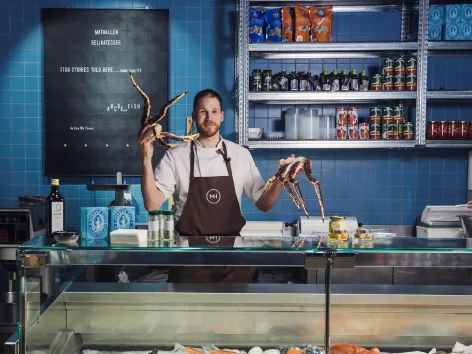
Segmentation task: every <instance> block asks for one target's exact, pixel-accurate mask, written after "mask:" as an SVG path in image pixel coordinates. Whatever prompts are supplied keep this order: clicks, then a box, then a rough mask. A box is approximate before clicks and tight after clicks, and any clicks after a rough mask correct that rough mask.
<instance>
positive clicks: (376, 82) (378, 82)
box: [371, 74, 382, 91]
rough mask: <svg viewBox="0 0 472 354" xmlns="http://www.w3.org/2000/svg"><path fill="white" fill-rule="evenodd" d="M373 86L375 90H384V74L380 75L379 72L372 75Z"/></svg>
mask: <svg viewBox="0 0 472 354" xmlns="http://www.w3.org/2000/svg"><path fill="white" fill-rule="evenodd" d="M371 88H372V90H374V91H381V90H382V76H380V75H379V74H375V75H374V76H372V83H371Z"/></svg>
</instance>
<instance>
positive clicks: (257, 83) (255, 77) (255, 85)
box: [252, 69, 262, 91]
mask: <svg viewBox="0 0 472 354" xmlns="http://www.w3.org/2000/svg"><path fill="white" fill-rule="evenodd" d="M252 91H262V72H261V71H260V70H259V69H254V70H253V71H252Z"/></svg>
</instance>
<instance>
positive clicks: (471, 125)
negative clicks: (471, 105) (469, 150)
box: [469, 123, 472, 139]
mask: <svg viewBox="0 0 472 354" xmlns="http://www.w3.org/2000/svg"><path fill="white" fill-rule="evenodd" d="M469 139H472V124H470V123H469Z"/></svg>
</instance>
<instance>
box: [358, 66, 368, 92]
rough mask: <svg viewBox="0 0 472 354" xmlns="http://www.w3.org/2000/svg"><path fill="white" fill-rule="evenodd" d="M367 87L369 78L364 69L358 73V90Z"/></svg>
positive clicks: (363, 89)
mask: <svg viewBox="0 0 472 354" xmlns="http://www.w3.org/2000/svg"><path fill="white" fill-rule="evenodd" d="M368 89H369V78H368V77H367V74H366V73H365V70H362V72H361V75H360V82H359V91H367V90H368Z"/></svg>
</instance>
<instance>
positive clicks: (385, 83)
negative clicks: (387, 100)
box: [382, 74, 393, 91]
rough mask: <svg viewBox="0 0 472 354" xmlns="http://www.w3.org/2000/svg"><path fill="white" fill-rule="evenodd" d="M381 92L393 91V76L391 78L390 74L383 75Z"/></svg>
mask: <svg viewBox="0 0 472 354" xmlns="http://www.w3.org/2000/svg"><path fill="white" fill-rule="evenodd" d="M382 90H384V91H391V90H393V76H392V74H384V75H383V78H382Z"/></svg>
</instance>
